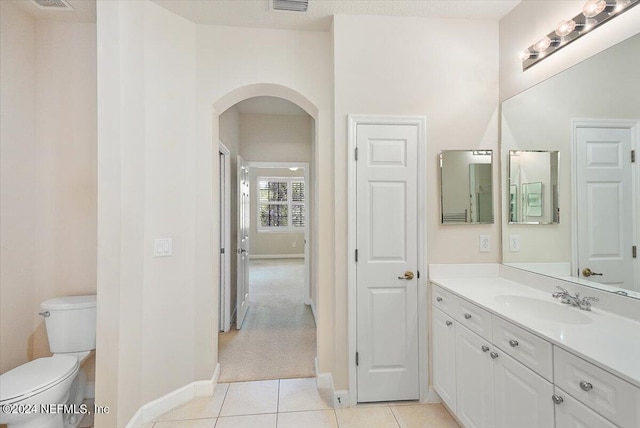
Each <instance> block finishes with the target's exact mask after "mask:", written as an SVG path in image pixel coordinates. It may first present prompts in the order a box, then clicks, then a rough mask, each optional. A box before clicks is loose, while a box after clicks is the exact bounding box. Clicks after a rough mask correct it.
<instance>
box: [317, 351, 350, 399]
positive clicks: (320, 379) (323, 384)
mask: <svg viewBox="0 0 640 428" xmlns="http://www.w3.org/2000/svg"><path fill="white" fill-rule="evenodd" d="M315 366H316V386H317V387H318V390H319V391H320V395H324V396H326V397H328V398H329V399H330V400H331V403H332V405H333V407H348V406H349V404H348V403H346V405H345V400H344V399H343V398H342V395H341V394H343V393H344V391H339V392H338V391H336V388H335V386H334V385H333V375H332V374H331V373H319V372H318V357H316V358H315ZM337 393H339V394H340V395H336V394H337ZM347 396H348V393H347ZM338 397H340V400H338ZM336 404H337V405H336Z"/></svg>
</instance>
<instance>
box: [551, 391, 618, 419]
mask: <svg viewBox="0 0 640 428" xmlns="http://www.w3.org/2000/svg"><path fill="white" fill-rule="evenodd" d="M555 392H556V395H557V396H558V397H561V399H562V402H561V403H559V404H557V405H556V427H557V428H615V427H616V426H615V425H614V424H612V423H611V422H609V421H608V420H606V419H605V418H603V417H602V416H600V415H599V414H597V413H596V412H594V411H593V410H591V409H590V408H588V407H587V406H585V405H584V404H582V403H580V402H579V401H578V400H576V399H575V398H573V397H572V396H570V395H569V394H567V393H566V392H564V391H563V390H561V389H560V388H558V387H556V388H555Z"/></svg>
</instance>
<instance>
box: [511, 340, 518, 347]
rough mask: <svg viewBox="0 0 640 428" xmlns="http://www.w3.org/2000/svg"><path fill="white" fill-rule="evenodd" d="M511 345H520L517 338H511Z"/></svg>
mask: <svg viewBox="0 0 640 428" xmlns="http://www.w3.org/2000/svg"><path fill="white" fill-rule="evenodd" d="M509 345H511V347H512V348H515V347H516V346H518V345H519V343H518V341H517V340H515V339H511V340H510V341H509Z"/></svg>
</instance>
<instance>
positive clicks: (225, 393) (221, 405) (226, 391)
mask: <svg viewBox="0 0 640 428" xmlns="http://www.w3.org/2000/svg"><path fill="white" fill-rule="evenodd" d="M230 388H231V384H230V383H227V389H226V390H225V391H224V397H222V403H220V410H218V416H216V425H218V420H217V418H220V414H221V413H222V407H223V406H224V402H225V401H226V400H227V394H228V393H229V389H230ZM213 393H214V394H215V393H216V390H215V387H214V389H213ZM152 428H153V427H152Z"/></svg>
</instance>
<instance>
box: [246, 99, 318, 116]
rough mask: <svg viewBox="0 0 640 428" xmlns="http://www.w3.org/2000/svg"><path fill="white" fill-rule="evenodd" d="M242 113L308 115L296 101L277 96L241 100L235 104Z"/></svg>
mask: <svg viewBox="0 0 640 428" xmlns="http://www.w3.org/2000/svg"><path fill="white" fill-rule="evenodd" d="M234 107H235V108H236V109H237V110H238V112H239V113H240V114H282V115H287V116H308V114H307V112H306V111H304V110H303V109H301V108H300V107H298V106H297V105H295V104H294V103H292V102H290V101H287V100H284V99H282V98H276V97H253V98H248V99H246V100H243V101H240V102H239V103H238V104H236V105H235V106H234Z"/></svg>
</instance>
